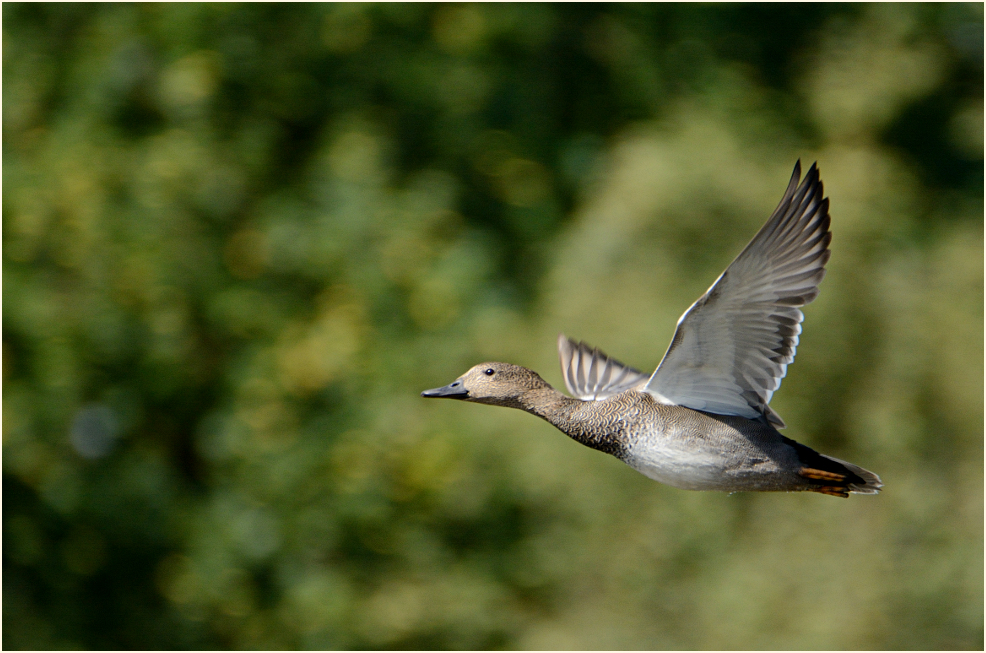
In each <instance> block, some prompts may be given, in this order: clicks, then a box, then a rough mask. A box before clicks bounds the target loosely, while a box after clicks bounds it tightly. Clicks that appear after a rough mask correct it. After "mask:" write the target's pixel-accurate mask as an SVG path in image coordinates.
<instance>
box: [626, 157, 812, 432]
mask: <svg viewBox="0 0 986 653" xmlns="http://www.w3.org/2000/svg"><path fill="white" fill-rule="evenodd" d="M800 178H801V162H800V161H798V163H797V165H795V167H794V174H793V175H792V176H791V182H790V183H789V184H788V187H787V191H786V192H785V193H784V197H783V199H781V202H780V204H779V205H778V206H777V209H776V210H775V211H774V213H773V215H771V216H770V219H769V220H767V223H766V224H764V226H763V227H762V228H761V229H760V231H759V232H757V235H756V236H754V237H753V240H751V241H750V244H749V245H747V246H746V249H744V250H743V251H742V252H741V253H740V255H739V256H737V257H736V259H735V260H734V261H733V262H732V263H731V264H730V265H729V267H728V268H726V271H725V272H723V273H722V275H721V276H720V277H719V278H718V279H716V282H715V283H714V284H712V287H711V288H709V290H708V291H707V292H706V293H705V294H704V295H702V296H701V297H699V299H698V301H696V302H695V303H694V304H692V306H691V308H689V309H688V310H687V311H685V314H684V315H682V316H681V319H680V320H678V328H677V330H676V331H675V334H674V338H672V340H671V345H670V346H669V347H668V351H667V353H665V354H664V359H663V360H662V361H661V364H660V365H659V366H658V368H657V370H655V372H654V374H653V376H651V378H650V381H648V383H647V386H646V388H645V389H646V390H647V391H648V392H650V393H651V394H654V395H655V396H657V397H658V398H660V399H669V400H671V401H672V402H674V403H676V404H679V405H681V406H687V407H688V408H693V409H696V410H704V411H708V412H712V413H719V414H723V415H740V416H742V417H748V418H751V419H755V418H760V417H762V418H765V419H766V420H767V421H768V422H770V423H771V424H773V425H774V426H776V427H777V428H783V427H784V421H783V420H781V418H780V417H779V416H778V415H777V414H776V413H775V412H774V411H773V410H771V409H770V408H769V407H768V406H767V404H768V403H769V402H770V398H771V396H772V395H773V393H774V391H775V390H777V388H778V387H780V385H781V379H783V378H784V375H785V374H786V373H787V366H788V365H789V364H790V363H791V361H793V360H794V354H795V349H796V347H797V346H798V334H800V333H801V322H802V321H803V320H804V314H803V313H802V312H801V311H800V310H798V307H799V306H804V305H805V304H808V303H809V302H811V301H812V300H814V299H815V297H816V296H817V295H818V284H819V282H820V281H821V280H822V277H824V276H825V263H826V262H827V261H828V259H829V254H830V252H829V249H828V246H829V242H831V240H832V234H831V233H830V232H829V221H830V220H829V214H828V207H829V201H828V199H825V198H823V197H822V194H823V188H822V182H821V180H820V178H819V176H818V170H817V169H816V167H815V165H814V164H813V165H812V166H811V169H810V170H808V174H807V175H805V178H804V181H802V182H801V184H800V185H798V180H799V179H800Z"/></svg>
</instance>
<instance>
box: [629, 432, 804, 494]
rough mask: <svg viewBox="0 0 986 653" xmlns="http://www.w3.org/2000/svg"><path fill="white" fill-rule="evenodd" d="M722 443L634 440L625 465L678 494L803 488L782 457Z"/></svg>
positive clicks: (740, 445) (780, 451) (802, 480)
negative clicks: (679, 490) (669, 487)
mask: <svg viewBox="0 0 986 653" xmlns="http://www.w3.org/2000/svg"><path fill="white" fill-rule="evenodd" d="M740 437H742V436H740ZM740 442H742V440H740ZM723 444H724V443H722V442H721V441H720V442H715V441H708V440H704V439H698V440H690V441H687V442H676V441H673V440H672V441H668V440H665V439H663V438H662V439H658V440H655V439H654V438H650V439H649V440H648V441H639V440H638V441H637V442H635V443H633V444H632V445H631V446H630V447H629V448H628V450H627V452H626V457H625V458H624V462H626V463H627V464H628V465H630V466H631V467H633V468H634V469H636V470H637V471H638V472H640V473H641V474H643V475H644V476H647V477H648V478H652V479H654V480H655V481H658V482H660V483H664V484H666V485H671V486H673V487H676V488H681V489H683V490H721V491H725V492H736V491H758V490H760V491H770V490H793V489H800V488H801V486H803V485H804V479H801V478H800V477H798V476H797V475H796V474H794V473H793V469H797V467H794V468H793V469H787V467H788V466H787V465H785V464H783V463H784V462H787V461H786V460H784V459H785V458H787V456H786V453H787V452H784V451H782V450H778V451H770V452H767V451H764V450H763V449H758V448H756V447H748V446H745V445H746V443H745V442H744V443H742V444H739V443H734V447H729V446H725V447H723V446H722V445H723ZM736 444H739V446H738V447H736V446H735V445H736ZM717 445H718V446H717ZM792 453H793V452H792Z"/></svg>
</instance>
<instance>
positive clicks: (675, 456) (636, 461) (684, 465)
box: [626, 441, 726, 490]
mask: <svg viewBox="0 0 986 653" xmlns="http://www.w3.org/2000/svg"><path fill="white" fill-rule="evenodd" d="M626 463H627V464H628V465H630V466H631V467H633V468H634V469H636V470H637V471H638V472H640V473H641V474H643V475H644V476H647V477H648V478H652V479H654V480H655V481H658V482H659V483H664V484H665V485H670V486H672V487H676V488H681V489H683V490H715V489H719V488H720V487H722V486H723V485H724V482H725V481H726V479H724V478H723V471H724V470H723V467H724V463H725V461H724V459H723V457H722V456H721V455H716V454H715V453H714V452H702V451H695V450H694V449H692V448H689V447H687V446H681V447H677V446H674V445H673V444H671V443H668V442H667V441H663V442H661V443H660V444H655V443H653V442H650V443H641V442H638V443H636V444H635V445H634V446H632V447H631V448H630V452H629V456H628V457H627V460H626Z"/></svg>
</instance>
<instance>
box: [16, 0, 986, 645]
mask: <svg viewBox="0 0 986 653" xmlns="http://www.w3.org/2000/svg"><path fill="white" fill-rule="evenodd" d="M3 44H4V45H3V47H4V50H3V57H4V75H3V100H4V101H3V163H4V167H3V181H4V193H3V282H4V285H3V590H4V592H3V626H4V628H3V646H4V647H5V648H8V649H14V648H40V649H45V648H72V647H80V648H96V649H99V648H111V649H128V648H137V649H141V648H152V649H171V648H215V647H219V648H262V649H266V648H312V647H315V648H339V647H341V648H406V647H412V648H444V647H452V648H477V647H478V648H517V647H521V648H609V649H612V648H657V649H667V648H671V649H673V648H713V649H720V648H728V649H733V648H740V649H744V648H748V649H756V648H782V649H784V648H793V649H800V648H809V649H817V648H821V649H826V648H829V649H844V648H846V649H856V648H875V649H901V648H917V649H938V648H950V649H980V650H981V649H982V647H983V620H982V617H983V403H982V401H983V367H982V361H983V349H982V343H983V319H982V318H983V267H982V264H983V7H982V5H981V4H963V5H955V4H936V5H915V4H907V5H891V4H880V5H860V4H856V5H849V6H845V5H837V4H822V5H806V4H797V5H773V4H771V5H745V4H733V5H697V4H687V5H674V4H671V5H666V4H662V5H647V4H634V5H613V4H610V5H603V6H600V5H582V4H577V5H546V4H516V5H515V4H493V5H426V4H380V5H361V4H340V5H314V4H308V5H295V4H147V5H133V4H99V5H85V4H72V3H70V4H10V3H5V4H4V5H3ZM799 157H800V158H801V159H802V161H803V162H804V163H805V165H808V164H810V163H811V162H812V161H815V160H818V161H819V164H820V168H821V171H822V178H823V180H824V182H825V184H826V190H827V193H828V195H829V197H830V198H831V201H832V205H831V214H832V230H833V233H834V240H833V244H832V250H833V256H832V260H831V263H830V265H829V274H828V276H827V278H826V280H825V282H824V283H823V285H822V292H821V295H820V298H819V300H818V301H817V302H816V303H815V304H813V305H811V306H810V307H808V309H807V310H806V314H807V322H806V324H805V332H804V334H803V335H802V339H801V347H800V350H799V356H798V359H797V363H796V365H794V366H793V367H792V368H791V369H790V375H789V377H788V378H787V379H786V380H785V382H784V386H783V388H782V389H781V391H780V392H778V394H777V396H776V399H775V401H774V404H773V405H774V406H775V407H776V408H777V410H778V411H779V413H780V414H781V415H783V416H784V418H785V419H786V421H787V422H788V423H789V424H790V425H791V426H790V428H789V429H788V430H787V431H786V434H787V435H789V436H791V437H794V438H796V439H798V440H800V441H802V442H805V443H807V444H810V445H812V446H814V447H816V448H818V449H819V450H821V451H823V452H826V453H829V454H833V455H837V456H839V457H842V458H846V459H848V460H851V461H854V462H856V463H858V464H860V465H863V466H865V467H867V468H870V469H873V470H874V471H876V472H877V473H879V474H881V476H882V477H883V480H884V482H885V483H886V488H885V491H884V493H883V494H881V495H880V496H878V497H853V498H851V499H850V500H848V501H841V500H835V499H832V498H829V497H824V496H820V495H811V496H807V495H785V494H779V495H742V494H741V495H731V496H727V495H720V494H705V493H689V492H684V491H680V490H675V489H672V488H669V487H665V486H662V485H659V484H656V483H654V482H652V481H650V480H648V479H646V478H644V477H643V476H641V475H639V474H637V473H635V472H633V471H632V470H630V469H629V468H626V467H625V466H623V465H622V464H621V463H619V462H618V461H616V460H615V459H612V458H609V457H606V456H603V455H601V454H599V453H597V452H594V451H591V450H589V449H587V448H583V447H581V446H579V445H577V444H575V443H574V442H572V441H570V440H568V439H567V438H565V437H564V436H563V435H561V434H560V433H558V432H556V431H554V430H553V429H552V428H551V427H550V426H549V425H547V424H545V423H543V422H541V421H540V420H537V419H534V418H533V417H531V416H529V415H524V414H522V413H520V412H518V411H507V410H503V409H495V408H490V407H485V406H471V405H463V404H457V403H453V402H426V401H425V400H422V399H420V398H419V397H418V392H419V391H420V390H422V389H424V388H429V387H434V386H437V385H441V384H445V383H448V382H449V381H451V380H452V379H454V378H455V377H456V376H457V375H458V374H460V373H462V372H463V371H464V370H465V369H466V368H468V367H469V366H470V365H472V364H474V363H477V362H480V361H482V360H489V359H494V360H505V361H509V362H513V363H518V364H523V365H526V366H529V367H532V368H534V369H536V370H538V371H540V372H541V373H542V375H544V376H545V378H546V379H547V380H548V381H549V382H552V383H554V384H556V385H560V384H561V377H560V374H559V373H558V371H557V361H556V360H555V350H554V342H555V337H556V335H557V333H558V332H559V331H564V332H566V333H567V334H569V335H571V336H573V337H576V338H582V339H586V340H588V341H589V342H592V343H593V344H597V345H599V346H600V347H602V348H603V349H604V350H605V351H607V352H608V353H610V354H611V355H613V356H616V357H618V358H620V359H622V360H625V361H626V362H628V363H630V364H632V365H634V366H636V367H639V368H641V369H651V368H652V367H653V366H656V364H657V362H658V361H659V359H660V356H661V355H662V354H663V351H664V348H665V347H666V345H667V342H668V341H669V339H670V336H671V333H672V330H673V328H674V324H675V320H676V319H677V317H678V316H679V315H680V313H681V312H682V311H683V310H684V309H685V308H686V307H687V306H688V305H689V303H690V302H691V301H693V300H694V298H695V297H697V296H698V295H699V294H700V293H701V292H702V291H704V290H705V288H706V287H707V286H708V285H709V284H710V283H711V282H712V281H713V280H714V279H715V277H716V275H718V274H719V272H720V271H721V270H722V269H723V268H724V267H725V265H726V264H727V263H728V262H729V261H730V260H731V258H732V257H733V256H734V255H735V254H736V253H737V252H738V251H739V249H740V248H741V247H742V245H743V244H744V243H745V242H746V240H747V239H748V238H750V237H751V236H752V234H753V233H754V232H755V230H756V229H757V227H758V226H759V225H760V224H761V222H762V221H763V220H764V219H765V218H766V216H767V215H768V214H769V212H770V211H771V210H772V209H773V207H774V205H775V204H776V202H777V200H778V199H779V197H780V195H781V193H782V191H783V189H784V187H785V184H786V183H787V179H788V175H789V174H790V170H791V167H792V165H793V164H794V161H795V160H796V159H798V158H799Z"/></svg>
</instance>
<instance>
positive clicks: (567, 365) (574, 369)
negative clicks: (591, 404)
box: [558, 334, 648, 401]
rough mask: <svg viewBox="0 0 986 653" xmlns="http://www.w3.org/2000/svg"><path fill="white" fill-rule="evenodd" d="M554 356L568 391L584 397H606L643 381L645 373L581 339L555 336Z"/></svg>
mask: <svg viewBox="0 0 986 653" xmlns="http://www.w3.org/2000/svg"><path fill="white" fill-rule="evenodd" d="M558 356H559V357H560V358H561V371H562V375H563V376H564V377H565V385H566V386H567V387H568V391H569V393H571V395H572V396H573V397H575V398H576V399H583V400H585V401H592V400H599V399H606V398H607V397H612V396H613V395H617V394H619V393H621V392H623V391H624V390H629V389H630V388H633V387H635V386H639V385H643V384H644V383H646V382H647V378H648V377H647V375H646V374H644V373H643V372H640V371H639V370H635V369H633V368H632V367H627V366H626V365H624V364H623V363H621V362H619V361H618V360H614V359H612V358H610V357H609V356H607V355H606V354H604V353H602V352H601V351H599V350H598V349H595V348H590V347H589V345H587V344H585V343H584V342H575V341H574V340H569V339H568V338H566V337H565V335H564V334H560V335H559V336H558Z"/></svg>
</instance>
